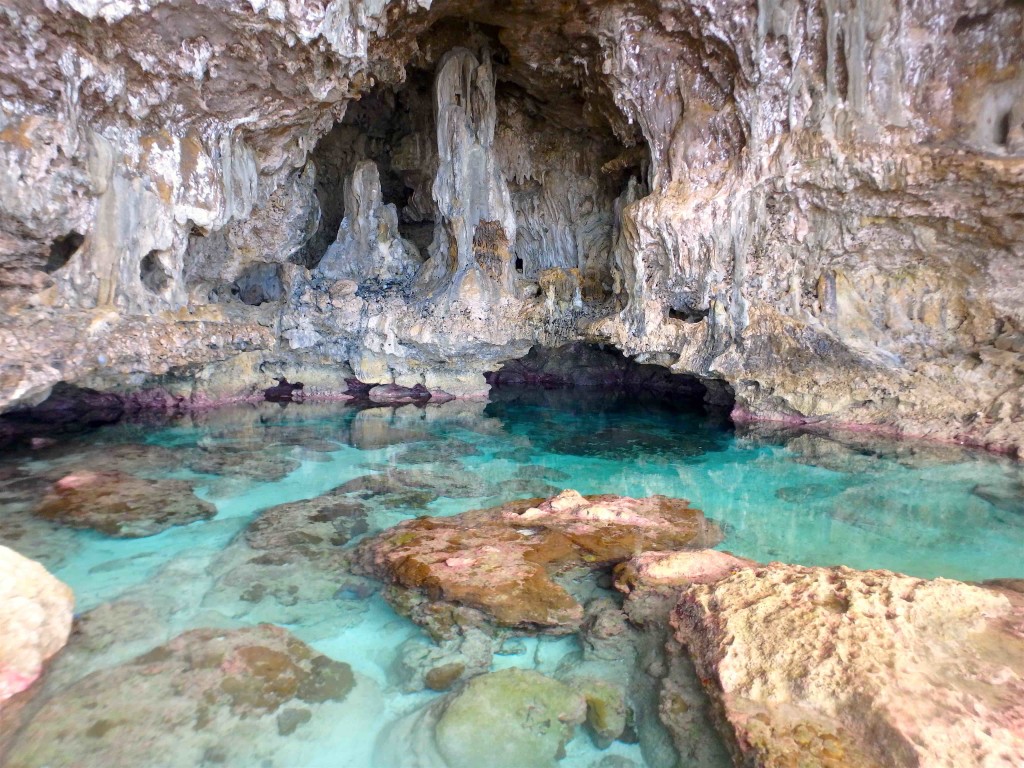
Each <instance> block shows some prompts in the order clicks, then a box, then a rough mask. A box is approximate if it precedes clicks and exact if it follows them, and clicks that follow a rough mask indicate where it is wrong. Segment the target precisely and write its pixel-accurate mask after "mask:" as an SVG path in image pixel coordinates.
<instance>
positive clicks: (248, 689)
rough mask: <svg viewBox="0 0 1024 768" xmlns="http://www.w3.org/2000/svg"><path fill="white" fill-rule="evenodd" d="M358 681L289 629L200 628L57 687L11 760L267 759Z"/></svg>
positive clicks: (189, 762)
mask: <svg viewBox="0 0 1024 768" xmlns="http://www.w3.org/2000/svg"><path fill="white" fill-rule="evenodd" d="M354 685H355V678H354V676H353V674H352V670H351V669H350V668H349V666H348V665H347V664H344V663H342V662H338V661H334V660H332V659H330V658H328V657H326V656H323V655H322V654H320V653H317V652H316V651H314V650H313V649H312V648H310V647H309V646H308V645H306V644H305V643H303V642H301V641H300V640H298V639H297V638H295V637H294V636H292V635H291V634H290V633H288V632H287V631H285V630H284V629H280V628H278V627H273V626H269V625H261V626H258V627H250V628H245V629H238V630H234V631H225V630H217V629H197V630H193V631H191V632H186V633H184V634H182V635H179V636H178V637H176V638H174V639H173V640H171V641H170V642H169V643H167V644H165V645H161V646H158V647H157V648H154V649H153V650H151V651H150V652H148V653H146V654H143V655H142V656H139V657H137V658H135V659H134V660H132V661H129V662H127V663H125V664H122V665H120V666H117V667H114V668H112V669H105V670H101V671H98V672H94V673H92V674H90V675H88V676H86V677H84V678H82V679H81V680H80V681H78V682H77V683H74V684H73V685H71V686H70V687H68V688H66V689H64V690H62V691H60V692H58V693H56V694H55V695H54V696H53V697H52V698H50V699H49V700H48V701H47V702H45V703H44V704H43V706H42V707H41V708H40V710H39V711H38V713H37V714H36V715H35V717H34V718H33V719H32V720H31V722H29V723H28V724H27V725H26V726H25V727H24V728H23V729H22V730H21V731H20V732H19V733H18V735H17V737H16V739H15V741H14V744H13V746H12V748H11V750H10V751H9V752H8V754H7V759H8V760H9V763H10V764H11V765H17V766H23V767H25V768H28V767H29V766H52V767H53V768H56V767H57V766H75V768H82V767H84V766H114V765H117V766H121V765H125V766H128V765H139V766H141V765H156V764H159V765H162V766H183V767H184V766H195V765H201V764H211V763H221V764H226V765H242V764H256V765H259V764H260V763H261V761H262V760H263V759H265V758H266V757H267V756H268V755H272V754H274V753H275V749H277V748H279V744H278V742H276V741H275V739H279V738H281V737H282V736H286V735H288V734H290V733H292V732H294V731H296V730H301V729H302V728H303V727H307V726H306V725H305V724H306V723H308V722H309V721H310V720H313V719H315V718H316V717H317V716H318V715H321V714H322V710H321V707H324V706H327V705H330V704H336V703H339V702H342V701H344V700H345V699H346V697H347V696H348V695H349V693H350V691H351V690H352V689H353V687H354ZM325 712H326V714H327V715H328V716H329V715H330V710H326V711H325Z"/></svg>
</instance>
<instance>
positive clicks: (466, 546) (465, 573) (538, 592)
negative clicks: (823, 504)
mask: <svg viewBox="0 0 1024 768" xmlns="http://www.w3.org/2000/svg"><path fill="white" fill-rule="evenodd" d="M719 537H720V534H719V531H718V528H717V526H715V525H714V523H711V522H710V521H708V520H706V519H705V518H704V515H703V514H702V513H701V512H700V511H699V510H696V509H693V508H691V507H690V506H689V503H688V502H687V501H686V500H684V499H668V498H665V497H663V496H653V497H650V498H646V499H631V498H626V497H620V496H591V497H587V498H585V497H583V496H581V495H579V494H578V493H576V492H575V491H563V492H562V493H560V494H559V495H558V496H555V497H553V498H551V499H549V500H547V501H544V502H539V501H538V500H536V499H534V500H525V501H514V502H510V503H509V504H505V505H503V506H501V507H495V508H493V509H488V510H478V511H474V512H467V513H465V514H462V515H455V516H452V517H443V518H419V519H416V520H408V521H406V522H403V523H401V524H399V525H397V526H395V527H394V528H391V529H389V530H387V531H385V532H384V533H382V534H380V535H379V536H376V537H374V538H372V539H368V540H367V541H365V542H362V543H361V544H360V545H359V547H357V549H356V552H355V555H354V561H355V566H356V568H357V569H359V570H361V571H362V572H364V573H367V574H369V575H374V576H376V577H377V578H380V579H382V580H384V581H388V582H391V583H393V584H394V585H397V586H398V587H400V588H401V589H403V590H413V591H414V592H416V593H419V594H422V595H426V596H427V597H428V598H430V599H431V600H433V601H435V602H439V603H445V604H456V605H463V606H469V607H471V608H474V609H477V610H479V611H482V612H483V613H484V614H486V615H487V616H488V617H490V618H491V619H492V620H493V621H495V622H497V623H498V624H499V625H502V626H508V627H528V628H539V629H542V630H545V631H549V632H572V631H575V630H576V629H578V628H579V625H580V622H581V621H582V619H583V609H582V607H581V606H580V605H579V603H577V602H576V600H575V599H574V598H573V597H572V596H571V595H570V594H569V593H568V592H567V591H566V590H565V589H564V588H563V587H561V586H559V585H558V584H557V583H556V582H555V581H553V577H555V576H556V575H557V574H559V573H561V572H565V571H567V570H569V569H573V568H581V567H582V568H586V569H594V568H601V567H605V566H608V565H612V564H614V563H616V562H620V561H622V560H624V559H625V558H627V557H630V556H631V555H634V554H636V553H639V552H642V551H644V550H648V549H669V548H681V547H687V546H701V547H703V546H707V545H709V544H713V543H715V542H717V541H718V539H719ZM392 599H394V598H392Z"/></svg>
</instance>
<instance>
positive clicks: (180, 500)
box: [34, 471, 217, 538]
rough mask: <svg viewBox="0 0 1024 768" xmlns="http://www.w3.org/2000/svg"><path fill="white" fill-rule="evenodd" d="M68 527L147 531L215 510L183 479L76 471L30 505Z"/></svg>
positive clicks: (123, 533) (122, 533) (131, 533)
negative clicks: (40, 499) (34, 505)
mask: <svg viewBox="0 0 1024 768" xmlns="http://www.w3.org/2000/svg"><path fill="white" fill-rule="evenodd" d="M34 513H35V514H36V515H38V516H39V517H42V518H45V519H47V520H55V521H57V522H59V523H62V524H64V525H68V526H71V527H72V528H93V529H95V530H97V531H99V532H100V533H105V534H107V535H108V536H116V537H118V538H138V537H140V536H152V535H153V534H155V533H160V532H161V531H164V530H166V529H168V528H170V527H171V526H174V525H187V524H189V523H194V522H196V521H198V520H207V519H209V518H211V517H213V516H214V515H215V514H216V513H217V510H216V508H215V507H214V506H213V505H212V504H210V503H209V502H206V501H202V500H201V499H199V498H197V497H196V495H195V494H194V493H192V486H191V485H190V484H189V483H187V482H185V481H184V480H147V479H144V478H141V477H137V476H135V475H129V474H126V473H124V472H118V471H112V472H88V471H87V472H77V473H72V474H69V475H65V476H64V477H62V478H61V479H60V480H58V481H57V482H56V483H54V484H53V485H52V486H51V487H50V490H49V492H48V493H47V494H46V496H44V497H43V499H42V501H41V502H40V503H39V505H38V506H37V507H36V509H35V510H34Z"/></svg>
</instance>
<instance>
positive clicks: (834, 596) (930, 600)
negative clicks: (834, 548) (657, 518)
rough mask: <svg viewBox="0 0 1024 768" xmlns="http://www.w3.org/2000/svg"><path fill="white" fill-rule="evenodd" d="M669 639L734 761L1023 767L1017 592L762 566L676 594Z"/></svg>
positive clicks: (833, 766)
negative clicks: (700, 687) (702, 691)
mask: <svg viewBox="0 0 1024 768" xmlns="http://www.w3.org/2000/svg"><path fill="white" fill-rule="evenodd" d="M672 625H673V627H674V629H675V637H676V639H677V640H678V641H679V642H680V643H681V644H682V646H683V647H684V648H685V650H686V652H687V653H688V654H689V655H690V656H692V658H693V661H694V663H695V665H696V672H697V675H698V676H699V678H700V679H701V680H702V681H703V682H704V685H705V687H706V688H707V689H708V691H709V693H710V694H711V696H712V697H713V698H714V699H715V700H716V706H715V707H714V708H713V711H714V712H715V713H716V714H717V716H718V721H719V722H718V725H719V728H720V730H722V732H723V734H724V735H725V736H726V737H727V739H728V741H729V742H730V743H731V747H732V750H733V754H734V757H735V759H736V761H737V763H742V764H744V765H747V764H750V765H760V766H767V767H769V768H771V767H776V766H777V767H779V768H782V767H783V766H786V767H788V766H797V765H814V766H822V767H823V768H860V767H862V766H863V767H864V768H867V767H868V766H870V767H872V768H874V766H880V765H885V766H898V767H902V766H908V767H909V766H914V767H915V768H929V767H931V766H934V767H936V768H937V767H939V766H942V767H946V766H948V767H949V768H953V767H954V766H968V765H972V766H981V765H1021V764H1024V729H1022V728H1021V724H1022V723H1024V703H1022V702H1024V600H1021V599H1020V596H1019V595H1018V594H1016V593H1013V592H1007V591H1001V592H997V591H995V590H990V589H984V588H979V587H974V586H970V585H967V584H962V583H960V582H956V581H950V580H947V579H935V580H933V581H926V580H922V579H917V578H912V577H909V576H903V575H901V574H897V573H892V572H889V571H855V570H851V569H849V568H844V567H836V568H807V567H802V566H797V565H783V564H781V563H773V564H771V565H767V566H756V567H744V568H741V569H739V570H736V571H735V572H732V573H728V571H723V573H722V576H721V578H720V579H719V580H717V581H711V582H710V583H706V584H699V583H695V584H693V585H691V586H689V587H687V588H686V589H685V590H684V591H683V592H682V594H681V597H680V600H679V603H678V605H677V607H676V609H675V611H674V614H673V616H672Z"/></svg>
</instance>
